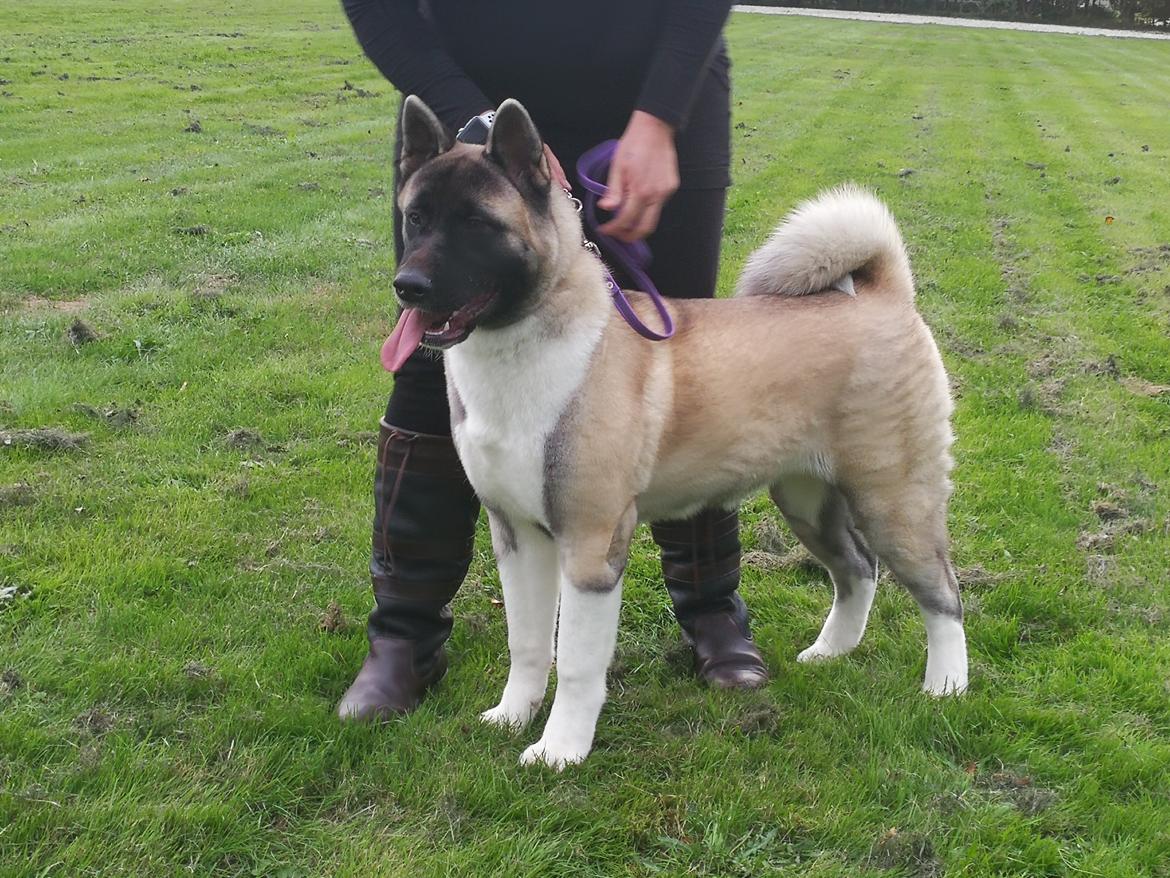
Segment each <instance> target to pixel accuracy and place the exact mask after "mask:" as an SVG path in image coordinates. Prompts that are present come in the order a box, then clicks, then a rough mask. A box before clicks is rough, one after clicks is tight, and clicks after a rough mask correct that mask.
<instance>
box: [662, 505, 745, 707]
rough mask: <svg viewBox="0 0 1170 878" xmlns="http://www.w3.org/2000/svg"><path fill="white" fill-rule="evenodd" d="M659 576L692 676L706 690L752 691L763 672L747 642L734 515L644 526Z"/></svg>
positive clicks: (709, 512)
mask: <svg viewBox="0 0 1170 878" xmlns="http://www.w3.org/2000/svg"><path fill="white" fill-rule="evenodd" d="M650 531H651V533H652V534H653V536H654V541H655V542H656V543H658V545H659V547H660V548H661V549H662V574H663V576H664V578H665V579H666V590H667V591H668V592H669V593H670V599H671V601H672V602H673V603H674V615H675V618H677V619H678V623H679V625H680V627H681V628H682V631H683V639H684V640H685V641H686V642H687V643H688V644H689V645H690V647H691V649H692V651H693V652H694V655H695V673H696V674H697V675H698V676H699V678H700V679H702V680H705V681H706V682H707V683H709V684H711V685H712V686H718V687H720V688H725V689H755V688H758V687H760V686H763V685H764V684H765V683H767V682H768V668H767V667H766V666H765V665H764V659H763V657H762V656H761V655H760V651H759V650H758V649H757V648H756V645H755V643H754V642H753V641H752V635H751V630H750V628H749V625H748V611H747V605H745V604H744V602H743V599H742V598H741V597H740V596H739V593H738V591H737V590H736V589H737V588H738V587H739V551H740V547H739V513H737V512H726V511H723V510H715V509H705V510H703V511H702V512H700V513H699V514H698V515H695V516H694V517H692V518H689V519H687V520H686V521H669V522H659V523H658V524H653V525H651V526H650Z"/></svg>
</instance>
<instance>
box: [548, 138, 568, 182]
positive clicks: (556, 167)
mask: <svg viewBox="0 0 1170 878" xmlns="http://www.w3.org/2000/svg"><path fill="white" fill-rule="evenodd" d="M544 157H545V158H546V159H548V169H549V172H550V173H551V174H552V178H553V180H555V181H556V184H557V185H558V186H560V187H561V188H562V189H568V190H569V191H570V192H571V191H572V190H573V186H572V184H571V183H569V177H568V175H567V174H565V169H564V168H563V167H562V166H561V162H560V159H558V158H557V156H556V153H554V152H553V151H552V150H551V149H550V148H549V145H548V144H547V143H546V144H545V145H544Z"/></svg>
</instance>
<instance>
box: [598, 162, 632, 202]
mask: <svg viewBox="0 0 1170 878" xmlns="http://www.w3.org/2000/svg"><path fill="white" fill-rule="evenodd" d="M625 178H626V175H625V163H624V162H623V161H622V159H621V156H614V160H613V164H611V165H610V166H609V179H608V180H606V184H605V185H606V186H607V187H608V189H609V191H608V192H606V193H605V195H603V196H602V197H601V199H600V200H599V201H598V202H597V206H598V207H600V208H601V209H602V210H617V208H618V207H619V206H620V205H621V203H622V201H624V200H625V195H626V193H625V184H626V179H625Z"/></svg>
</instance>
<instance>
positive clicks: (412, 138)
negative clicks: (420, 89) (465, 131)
mask: <svg viewBox="0 0 1170 878" xmlns="http://www.w3.org/2000/svg"><path fill="white" fill-rule="evenodd" d="M401 143H402V155H401V157H400V158H399V159H398V183H399V185H400V186H401V185H402V184H403V183H405V182H406V179H407V177H409V176H410V175H411V174H413V173H414V172H415V171H417V170H418V169H419V168H420V167H421V166H422V165H423V164H424V163H425V162H428V161H430V160H431V159H433V158H434V157H435V156H437V155H439V154H440V153H444V152H446V151H447V150H449V149H450V148H451V138H450V136H448V134H447V129H445V128H444V127H443V123H442V122H440V121H439V117H438V116H436V115H435V114H434V113H433V112H431V108H430V107H428V106H427V105H426V104H424V103H423V102H422V100H421V99H420V98H418V97H415V96H414V95H409V96H407V98H406V100H405V101H403V103H402V133H401Z"/></svg>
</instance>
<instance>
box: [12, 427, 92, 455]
mask: <svg viewBox="0 0 1170 878" xmlns="http://www.w3.org/2000/svg"><path fill="white" fill-rule="evenodd" d="M88 442H89V434H87V433H71V432H69V431H68V430H61V429H59V428H57V427H44V428H40V429H33V430H0V446H5V447H11V448H28V449H32V450H33V451H49V452H52V451H77V450H78V449H80V448H83V447H85V445H86V444H88Z"/></svg>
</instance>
